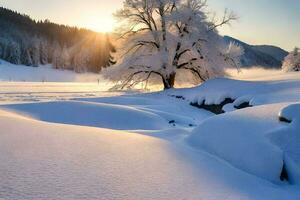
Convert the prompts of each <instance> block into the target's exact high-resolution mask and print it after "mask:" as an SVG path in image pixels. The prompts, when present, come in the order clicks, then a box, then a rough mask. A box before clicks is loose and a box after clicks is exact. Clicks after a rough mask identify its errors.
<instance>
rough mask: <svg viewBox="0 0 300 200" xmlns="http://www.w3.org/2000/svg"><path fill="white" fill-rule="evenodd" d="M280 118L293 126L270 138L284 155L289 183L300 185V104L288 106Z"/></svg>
mask: <svg viewBox="0 0 300 200" xmlns="http://www.w3.org/2000/svg"><path fill="white" fill-rule="evenodd" d="M279 117H280V118H284V119H287V120H289V121H291V124H289V125H287V126H285V127H282V128H279V129H276V130H274V131H272V132H270V134H269V137H270V139H271V141H272V142H273V143H274V144H276V145H277V146H278V147H280V148H281V150H282V151H283V153H284V163H285V167H286V170H287V173H288V179H289V181H290V182H292V183H300V132H299V130H300V104H292V105H289V106H287V107H286V108H284V109H283V110H282V111H281V112H280V114H279Z"/></svg>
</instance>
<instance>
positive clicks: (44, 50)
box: [40, 39, 48, 65]
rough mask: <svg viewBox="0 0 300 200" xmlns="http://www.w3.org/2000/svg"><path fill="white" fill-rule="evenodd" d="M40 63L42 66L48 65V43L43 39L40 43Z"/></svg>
mask: <svg viewBox="0 0 300 200" xmlns="http://www.w3.org/2000/svg"><path fill="white" fill-rule="evenodd" d="M40 63H41V64H43V65H45V64H47V63H48V42H47V40H45V39H42V40H41V42H40Z"/></svg>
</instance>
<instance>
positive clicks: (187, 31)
mask: <svg viewBox="0 0 300 200" xmlns="http://www.w3.org/2000/svg"><path fill="white" fill-rule="evenodd" d="M116 17H118V18H119V21H120V30H119V32H120V34H121V37H120V38H121V39H122V40H121V42H120V43H121V48H120V49H119V52H123V53H122V54H121V56H120V58H119V63H118V64H117V65H116V66H114V67H112V68H110V69H108V70H106V71H105V73H104V74H105V75H106V76H107V77H108V78H110V79H112V80H115V81H118V80H122V83H121V85H122V87H126V86H127V87H131V86H134V85H136V84H138V83H140V82H144V81H146V82H147V81H148V80H149V79H150V78H152V77H154V76H156V77H159V78H160V79H161V80H162V82H163V85H164V88H165V89H169V88H172V87H174V83H175V78H176V74H177V73H178V71H179V70H181V71H182V70H188V71H190V72H192V73H193V74H194V75H195V76H196V77H198V79H199V80H200V81H205V80H207V79H209V78H211V77H215V76H220V75H223V74H224V68H225V67H227V66H235V67H236V66H237V65H238V63H236V61H237V58H238V57H239V55H240V54H241V52H242V51H241V48H240V47H237V46H236V45H234V44H231V45H230V46H229V47H228V46H226V45H225V43H224V41H223V39H222V37H221V36H220V35H219V34H218V32H217V28H218V27H220V26H222V25H225V24H228V23H230V22H231V21H232V20H235V19H236V16H235V15H234V14H232V13H228V12H225V14H224V17H223V18H222V20H221V21H220V22H217V21H215V20H209V19H208V15H207V12H206V1H203V0H125V1H124V7H123V9H121V10H120V11H118V12H117V13H116ZM238 49H240V50H239V51H238ZM232 51H234V52H232ZM232 56H233V57H232Z"/></svg>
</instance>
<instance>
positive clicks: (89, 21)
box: [0, 0, 300, 51]
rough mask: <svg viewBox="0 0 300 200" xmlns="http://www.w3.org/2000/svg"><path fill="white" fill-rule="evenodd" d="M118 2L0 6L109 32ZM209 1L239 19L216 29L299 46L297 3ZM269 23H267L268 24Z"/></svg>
mask: <svg viewBox="0 0 300 200" xmlns="http://www.w3.org/2000/svg"><path fill="white" fill-rule="evenodd" d="M122 2H123V1H122V0H110V1H109V2H107V1H105V2H104V1H99V0H86V1H85V2H84V3H82V1H80V0H70V1H68V2H60V1H59V0H52V1H48V0H39V1H38V0H0V6H3V7H6V8H8V9H12V10H15V11H17V12H20V13H22V14H26V15H29V16H30V17H32V18H33V19H35V20H45V19H49V20H50V21H51V22H54V23H58V24H65V25H70V26H77V27H80V28H87V29H91V30H94V31H98V32H110V31H112V30H113V28H114V26H115V22H114V19H113V17H112V14H113V13H114V12H115V11H116V10H117V9H119V8H121V7H122ZM270 2H271V1H270V0H252V1H247V2H245V1H242V0H226V1H224V0H209V1H208V5H209V8H208V9H209V11H211V12H213V11H216V13H217V14H218V15H222V12H223V11H224V9H225V8H228V9H230V10H232V11H234V12H235V13H236V14H237V15H238V16H239V18H240V19H239V20H238V21H236V22H234V23H233V24H232V26H229V27H224V28H221V29H220V33H221V34H222V35H229V36H232V37H234V38H237V39H239V40H242V41H244V42H246V43H249V44H254V45H264V44H266V45H276V46H279V47H281V48H283V49H285V50H288V51H290V50H291V49H292V48H293V47H295V46H299V45H300V37H299V36H298V35H297V33H300V25H299V23H297V17H298V16H297V15H298V10H300V2H297V0H286V1H282V0H272V3H270ZM270 23H271V24H270Z"/></svg>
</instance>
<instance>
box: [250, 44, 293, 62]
mask: <svg viewBox="0 0 300 200" xmlns="http://www.w3.org/2000/svg"><path fill="white" fill-rule="evenodd" d="M252 47H253V48H254V49H255V50H257V51H260V52H262V53H265V54H268V55H271V56H272V57H274V58H276V59H277V60H280V61H283V60H284V58H285V57H286V56H287V55H288V54H289V53H288V52H287V51H285V50H283V49H281V48H280V47H276V46H271V45H256V46H252Z"/></svg>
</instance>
